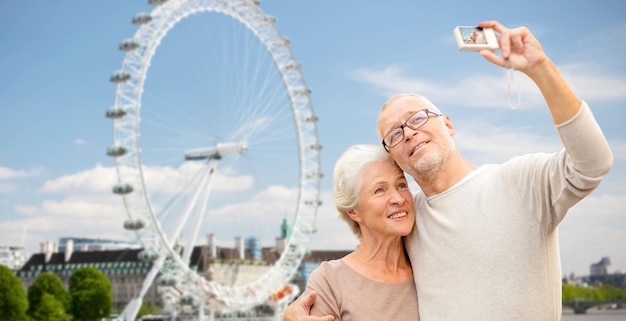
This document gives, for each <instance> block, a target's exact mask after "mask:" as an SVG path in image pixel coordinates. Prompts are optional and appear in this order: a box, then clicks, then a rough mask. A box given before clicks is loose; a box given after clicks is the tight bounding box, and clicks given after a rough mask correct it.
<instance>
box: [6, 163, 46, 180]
mask: <svg viewBox="0 0 626 321" xmlns="http://www.w3.org/2000/svg"><path fill="white" fill-rule="evenodd" d="M42 171H43V168H37V169H33V170H30V171H27V170H14V169H11V168H8V167H3V166H0V179H13V178H26V177H35V176H39V174H41V172H42Z"/></svg>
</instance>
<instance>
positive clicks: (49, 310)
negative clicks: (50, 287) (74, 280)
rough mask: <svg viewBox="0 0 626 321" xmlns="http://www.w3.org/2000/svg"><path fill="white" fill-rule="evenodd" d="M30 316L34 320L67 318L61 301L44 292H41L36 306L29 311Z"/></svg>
mask: <svg viewBox="0 0 626 321" xmlns="http://www.w3.org/2000/svg"><path fill="white" fill-rule="evenodd" d="M29 311H30V310H29ZM30 316H31V317H32V318H33V319H35V320H46V321H62V320H65V319H68V318H69V316H68V315H67V313H66V312H65V307H64V306H63V303H62V302H61V301H59V300H58V299H57V298H56V297H55V296H54V295H52V294H49V293H46V292H44V293H42V294H41V297H40V298H39V302H38V304H37V308H36V309H34V310H33V311H32V312H31V314H30Z"/></svg>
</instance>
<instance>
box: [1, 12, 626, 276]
mask: <svg viewBox="0 0 626 321" xmlns="http://www.w3.org/2000/svg"><path fill="white" fill-rule="evenodd" d="M261 8H262V9H263V10H264V11H265V13H267V14H269V15H271V16H274V17H276V19H277V22H276V24H277V26H278V28H279V29H280V31H281V32H282V33H283V34H284V35H285V36H286V37H288V38H289V39H290V40H291V44H290V47H291V49H292V51H293V53H294V55H295V56H296V57H297V59H298V60H299V61H300V62H301V64H302V69H301V70H302V72H303V75H304V79H305V80H306V83H307V85H308V86H309V87H310V88H311V89H312V94H311V99H312V104H313V109H314V110H315V113H316V115H317V116H318V117H319V122H318V128H317V129H318V133H319V139H320V143H321V144H322V145H323V149H322V150H321V154H320V155H321V168H322V172H323V173H324V174H325V176H324V178H323V180H322V182H321V196H322V201H323V205H322V207H320V209H319V210H318V219H317V223H318V224H317V225H318V232H317V233H316V234H315V235H313V236H312V238H311V248H313V249H350V248H354V247H355V246H356V244H357V242H356V239H355V238H354V236H353V235H352V234H351V233H350V232H349V230H348V229H347V227H346V225H345V224H344V223H343V222H341V221H339V220H338V219H337V218H336V213H335V210H334V207H333V205H332V198H331V192H332V191H331V190H332V168H333V164H334V162H335V160H336V159H337V158H338V157H339V155H340V154H341V153H342V152H343V151H344V150H345V149H346V148H347V147H348V146H350V145H352V144H356V143H378V138H377V136H376V131H375V124H376V117H377V115H378V110H379V107H380V106H381V105H382V103H384V101H385V100H386V99H387V98H388V97H389V96H390V95H391V94H393V93H396V92H417V93H421V94H423V95H425V96H427V97H429V98H430V99H431V100H432V101H433V102H434V103H435V104H437V105H438V106H439V108H440V109H442V111H444V113H446V114H448V115H449V116H450V117H451V119H452V121H453V123H454V124H455V125H456V128H457V134H456V142H457V144H458V146H459V147H460V148H461V150H462V151H463V153H464V154H465V155H466V157H467V158H468V159H469V160H470V161H471V162H473V163H475V164H484V163H494V162H501V161H504V160H506V159H508V158H510V157H512V156H513V155H517V154H522V153H528V152H553V151H557V150H558V149H559V148H560V146H561V145H560V141H559V140H558V137H557V136H556V133H555V130H554V128H553V126H552V122H551V119H550V117H549V114H548V112H547V109H546V107H545V105H544V104H543V101H542V99H541V96H540V94H539V92H538V91H537V90H536V88H535V87H534V86H533V85H532V84H531V83H530V82H529V81H528V79H527V78H526V77H525V76H523V75H521V74H520V75H519V76H518V79H519V82H520V88H521V106H520V108H519V109H518V110H512V109H511V108H509V107H508V106H507V95H506V93H507V77H506V72H505V71H504V70H502V69H500V68H498V67H496V66H494V65H491V64H490V63H488V62H486V61H484V60H483V59H482V58H481V57H480V56H479V55H477V54H473V53H462V52H460V51H458V49H457V47H456V44H455V42H454V38H453V36H452V30H453V29H454V27H455V26H457V25H474V24H476V23H478V22H480V21H483V20H490V19H497V20H499V21H501V22H502V23H504V24H505V25H507V26H509V27H517V26H522V25H523V26H527V27H529V28H530V29H531V31H532V32H533V33H534V34H535V36H536V37H537V38H538V39H539V40H540V41H541V43H542V45H543V48H544V50H545V51H546V52H547V53H548V55H549V56H550V57H551V59H552V60H553V61H554V62H555V63H556V65H557V66H558V67H559V68H560V70H561V72H562V74H563V75H564V77H565V78H566V79H567V80H568V82H569V83H570V85H571V86H572V87H573V88H574V90H575V91H576V92H577V94H578V95H579V97H580V98H582V99H584V100H586V101H587V102H588V103H589V104H590V106H591V108H592V110H593V112H594V114H595V115H596V118H597V120H598V122H599V123H600V125H601V127H602V128H603V131H604V133H605V135H606V137H607V139H608V141H609V143H610V145H611V147H612V150H613V153H614V157H615V162H614V166H613V169H612V171H611V172H610V174H609V175H608V176H607V177H606V178H605V180H604V181H603V182H602V184H601V186H600V187H599V188H598V189H597V190H596V191H594V192H593V194H592V195H591V196H589V197H588V198H586V199H585V200H583V201H582V202H580V203H579V204H577V205H576V206H575V207H574V208H573V209H571V211H570V213H569V214H568V216H567V217H566V219H565V220H564V221H563V223H562V224H561V225H560V227H559V238H560V243H561V256H562V268H563V273H564V274H568V273H571V272H574V273H576V274H579V275H586V274H588V272H589V265H590V264H591V263H595V262H597V261H599V260H600V259H601V258H602V257H603V256H609V257H610V258H611V261H612V264H613V268H614V269H616V270H621V271H622V272H625V271H626V184H624V178H626V136H625V135H624V132H623V128H624V122H625V121H626V109H624V105H625V104H626V90H625V89H624V88H626V62H625V61H624V59H623V57H624V52H626V32H625V31H626V3H624V2H623V1H619V0H615V1H600V2H599V1H555V2H544V1H524V2H519V1H518V2H511V3H507V4H506V6H505V5H502V4H495V3H493V2H487V1H471V2H467V1H431V2H428V3H422V2H418V1H385V2H382V1H353V0H349V1H263V3H262V5H261ZM151 10H152V7H150V6H149V5H148V4H147V1H138V0H132V1H122V0H114V1H77V0H74V1H54V2H44V1H41V2H38V3H37V4H34V3H32V2H23V1H21V2H20V1H14V2H11V3H10V4H7V5H5V6H4V9H3V10H2V11H0V57H1V58H0V73H1V74H2V75H3V77H1V78H0V88H1V89H0V108H1V110H2V117H0V136H1V137H2V139H1V140H0V147H1V148H0V213H1V215H0V222H1V223H0V244H10V245H13V244H21V243H22V241H24V243H25V245H26V246H27V247H28V248H29V249H30V250H31V251H38V249H39V243H41V242H43V241H46V240H57V239H58V238H59V237H66V236H75V237H101V238H114V239H122V240H133V239H134V235H133V234H131V233H129V232H126V231H125V230H123V228H122V227H121V226H122V222H123V221H124V220H125V219H126V217H127V215H126V212H125V210H124V206H123V202H122V200H121V198H120V197H119V196H116V195H113V194H112V193H111V186H112V185H113V184H114V183H115V181H116V179H117V176H116V173H115V162H114V160H113V159H112V158H111V157H108V156H107V155H106V153H105V151H106V149H107V147H109V146H110V145H111V144H112V141H113V128H112V124H111V120H110V119H107V118H105V117H104V113H105V111H106V110H107V109H108V108H109V107H111V106H112V105H113V103H114V99H115V85H113V84H111V83H110V82H109V81H108V78H109V76H110V75H111V74H112V73H113V72H114V71H116V70H118V69H120V66H121V64H122V61H123V59H124V53H123V52H120V51H119V50H118V49H117V46H118V44H119V43H120V42H121V41H122V40H124V39H127V38H131V37H132V36H133V35H134V34H135V32H136V30H137V27H136V26H135V25H132V24H131V23H130V20H131V18H132V17H133V16H134V15H135V14H136V13H139V12H150V11H151ZM192 34H193V35H192ZM199 34H200V35H203V34H202V33H200V32H194V29H193V28H191V27H187V28H186V29H185V26H183V25H182V23H181V26H180V27H178V26H176V27H175V28H173V29H172V30H171V32H170V33H168V35H167V37H166V38H165V40H164V42H163V44H162V47H163V50H162V51H161V48H159V49H158V50H157V56H155V59H154V60H153V63H152V65H151V67H150V73H149V77H150V75H154V78H155V79H159V78H158V75H159V74H158V72H160V71H163V72H164V73H165V72H167V71H168V68H170V67H171V69H175V70H192V69H195V68H198V69H199V68H200V66H205V65H206V66H208V67H209V68H210V67H211V63H214V62H213V61H209V62H207V61H202V59H201V58H198V56H196V55H193V54H191V53H188V52H191V51H192V49H193V48H190V47H192V46H189V47H187V46H186V45H185V44H191V43H194V42H193V41H195V40H194V39H196V40H197V39H198V37H199ZM170 41H171V42H170ZM174 42H176V43H178V45H172V43H174ZM168 48H169V49H168ZM173 49H175V50H173ZM177 55H178V56H177ZM215 63H217V62H215ZM151 73H152V74H151ZM149 81H152V80H151V79H150V78H148V82H147V83H146V87H145V88H144V89H145V95H146V97H157V96H158V97H161V98H155V99H162V100H164V99H175V98H169V92H168V90H167V89H168V88H169V87H167V86H166V85H163V84H161V85H162V86H164V87H162V88H160V87H158V83H157V81H155V82H154V83H151V82H149ZM180 82H182V83H183V85H181V86H179V87H178V88H185V87H193V86H194V83H193V82H190V81H189V82H187V81H180ZM172 85H173V84H172ZM512 88H513V92H512V95H511V100H512V101H515V99H516V91H515V89H516V88H515V86H513V87H512ZM177 90H180V89H177ZM157 94H160V95H157ZM186 107H188V106H181V107H180V108H181V109H184V108H186ZM142 117H143V116H142ZM146 117H147V115H146ZM227 117H229V116H227ZM251 164H254V166H259V168H264V169H266V170H267V171H268V173H272V169H276V167H277V166H272V165H271V164H262V163H258V162H257V163H251ZM250 166H252V165H250ZM159 173H161V174H159ZM154 175H155V176H158V177H163V175H162V172H156V171H155V172H154ZM162 184H167V183H166V182H164V183H162ZM289 185H290V184H289V183H285V186H284V187H285V189H284V190H283V189H280V188H277V189H275V190H274V191H275V192H276V191H278V192H276V193H274V194H271V195H270V194H266V195H264V197H265V199H269V198H273V197H276V195H277V194H280V192H281V191H282V192H284V195H287V194H288V189H289V187H290V186H289ZM278 187H280V186H278ZM291 187H293V186H291ZM284 195H283V196H284ZM257 196H258V195H257ZM274 199H278V198H274ZM250 208H251V207H248V209H250ZM270 210H271V209H270ZM275 210H276V212H279V214H278V215H277V216H274V217H273V218H272V219H271V220H269V221H270V222H271V224H272V227H270V230H271V232H269V233H270V234H271V233H273V232H274V231H276V234H277V233H278V227H275V225H277V224H276V221H278V222H280V218H282V217H284V216H289V214H287V213H284V211H283V210H282V209H275ZM242 212H243V211H242ZM244 217H245V215H241V216H239V214H233V215H230V216H229V218H231V220H227V219H224V220H223V222H222V220H221V219H222V218H224V217H220V220H219V221H220V223H224V224H225V225H224V229H232V230H234V232H233V233H235V234H236V233H237V232H241V231H244V230H242V227H241V226H242V225H243V224H244V223H245V222H246V221H248V220H247V219H244ZM274 228H275V229H274ZM272 229H274V230H272ZM243 233H245V232H243ZM233 235H234V234H233ZM244 236H245V235H244ZM275 236H277V235H275ZM271 237H274V236H273V235H271ZM229 238H230V234H229V236H225V237H224V239H225V241H226V243H228V242H230V241H229ZM270 239H271V238H270ZM227 245H230V243H228V244H227ZM264 245H265V246H270V245H271V244H264Z"/></svg>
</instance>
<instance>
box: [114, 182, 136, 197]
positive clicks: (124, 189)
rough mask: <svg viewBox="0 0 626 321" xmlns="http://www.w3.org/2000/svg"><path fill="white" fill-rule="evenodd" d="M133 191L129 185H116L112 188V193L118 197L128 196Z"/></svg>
mask: <svg viewBox="0 0 626 321" xmlns="http://www.w3.org/2000/svg"><path fill="white" fill-rule="evenodd" d="M132 191H133V186H132V185H130V184H116V185H115V186H113V193H115V194H118V195H126V194H130V193H131V192H132Z"/></svg>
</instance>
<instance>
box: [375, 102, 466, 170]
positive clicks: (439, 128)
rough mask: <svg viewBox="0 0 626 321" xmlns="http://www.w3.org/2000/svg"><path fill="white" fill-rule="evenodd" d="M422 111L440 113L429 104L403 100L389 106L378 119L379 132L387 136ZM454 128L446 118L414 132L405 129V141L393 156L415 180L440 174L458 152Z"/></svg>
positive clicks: (392, 148)
mask: <svg viewBox="0 0 626 321" xmlns="http://www.w3.org/2000/svg"><path fill="white" fill-rule="evenodd" d="M421 109H429V110H433V111H438V109H437V108H436V107H435V106H434V105H433V104H432V103H431V102H430V101H428V100H425V99H420V98H419V97H415V96H402V97H398V98H396V99H394V100H392V101H391V102H390V103H388V104H387V106H386V107H385V109H384V110H383V111H382V112H381V114H380V116H379V118H378V132H379V133H380V134H381V135H383V136H384V135H386V134H387V133H389V132H390V131H391V130H393V129H394V128H397V127H398V126H400V125H402V124H403V123H404V122H405V121H406V120H407V119H408V117H409V116H411V115H412V114H413V113H415V112H416V111H418V110H421ZM453 134H454V128H453V127H452V124H451V123H450V122H449V121H448V119H447V117H446V116H442V117H430V118H429V120H428V122H427V123H426V124H425V125H424V126H422V127H420V128H418V129H417V130H413V129H411V128H408V127H404V139H403V140H402V142H401V143H400V144H398V145H396V146H394V147H391V148H389V153H390V154H391V156H392V157H393V159H394V160H395V161H396V162H397V163H398V165H399V166H400V168H402V170H404V171H405V172H407V173H409V174H410V175H411V176H413V177H417V176H420V175H424V174H425V173H427V172H430V171H432V170H436V169H437V168H439V165H441V163H442V162H443V161H444V160H445V159H446V158H447V157H448V156H449V155H450V154H451V152H452V151H453V150H454V148H455V146H454V141H453V140H452V135H453Z"/></svg>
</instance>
